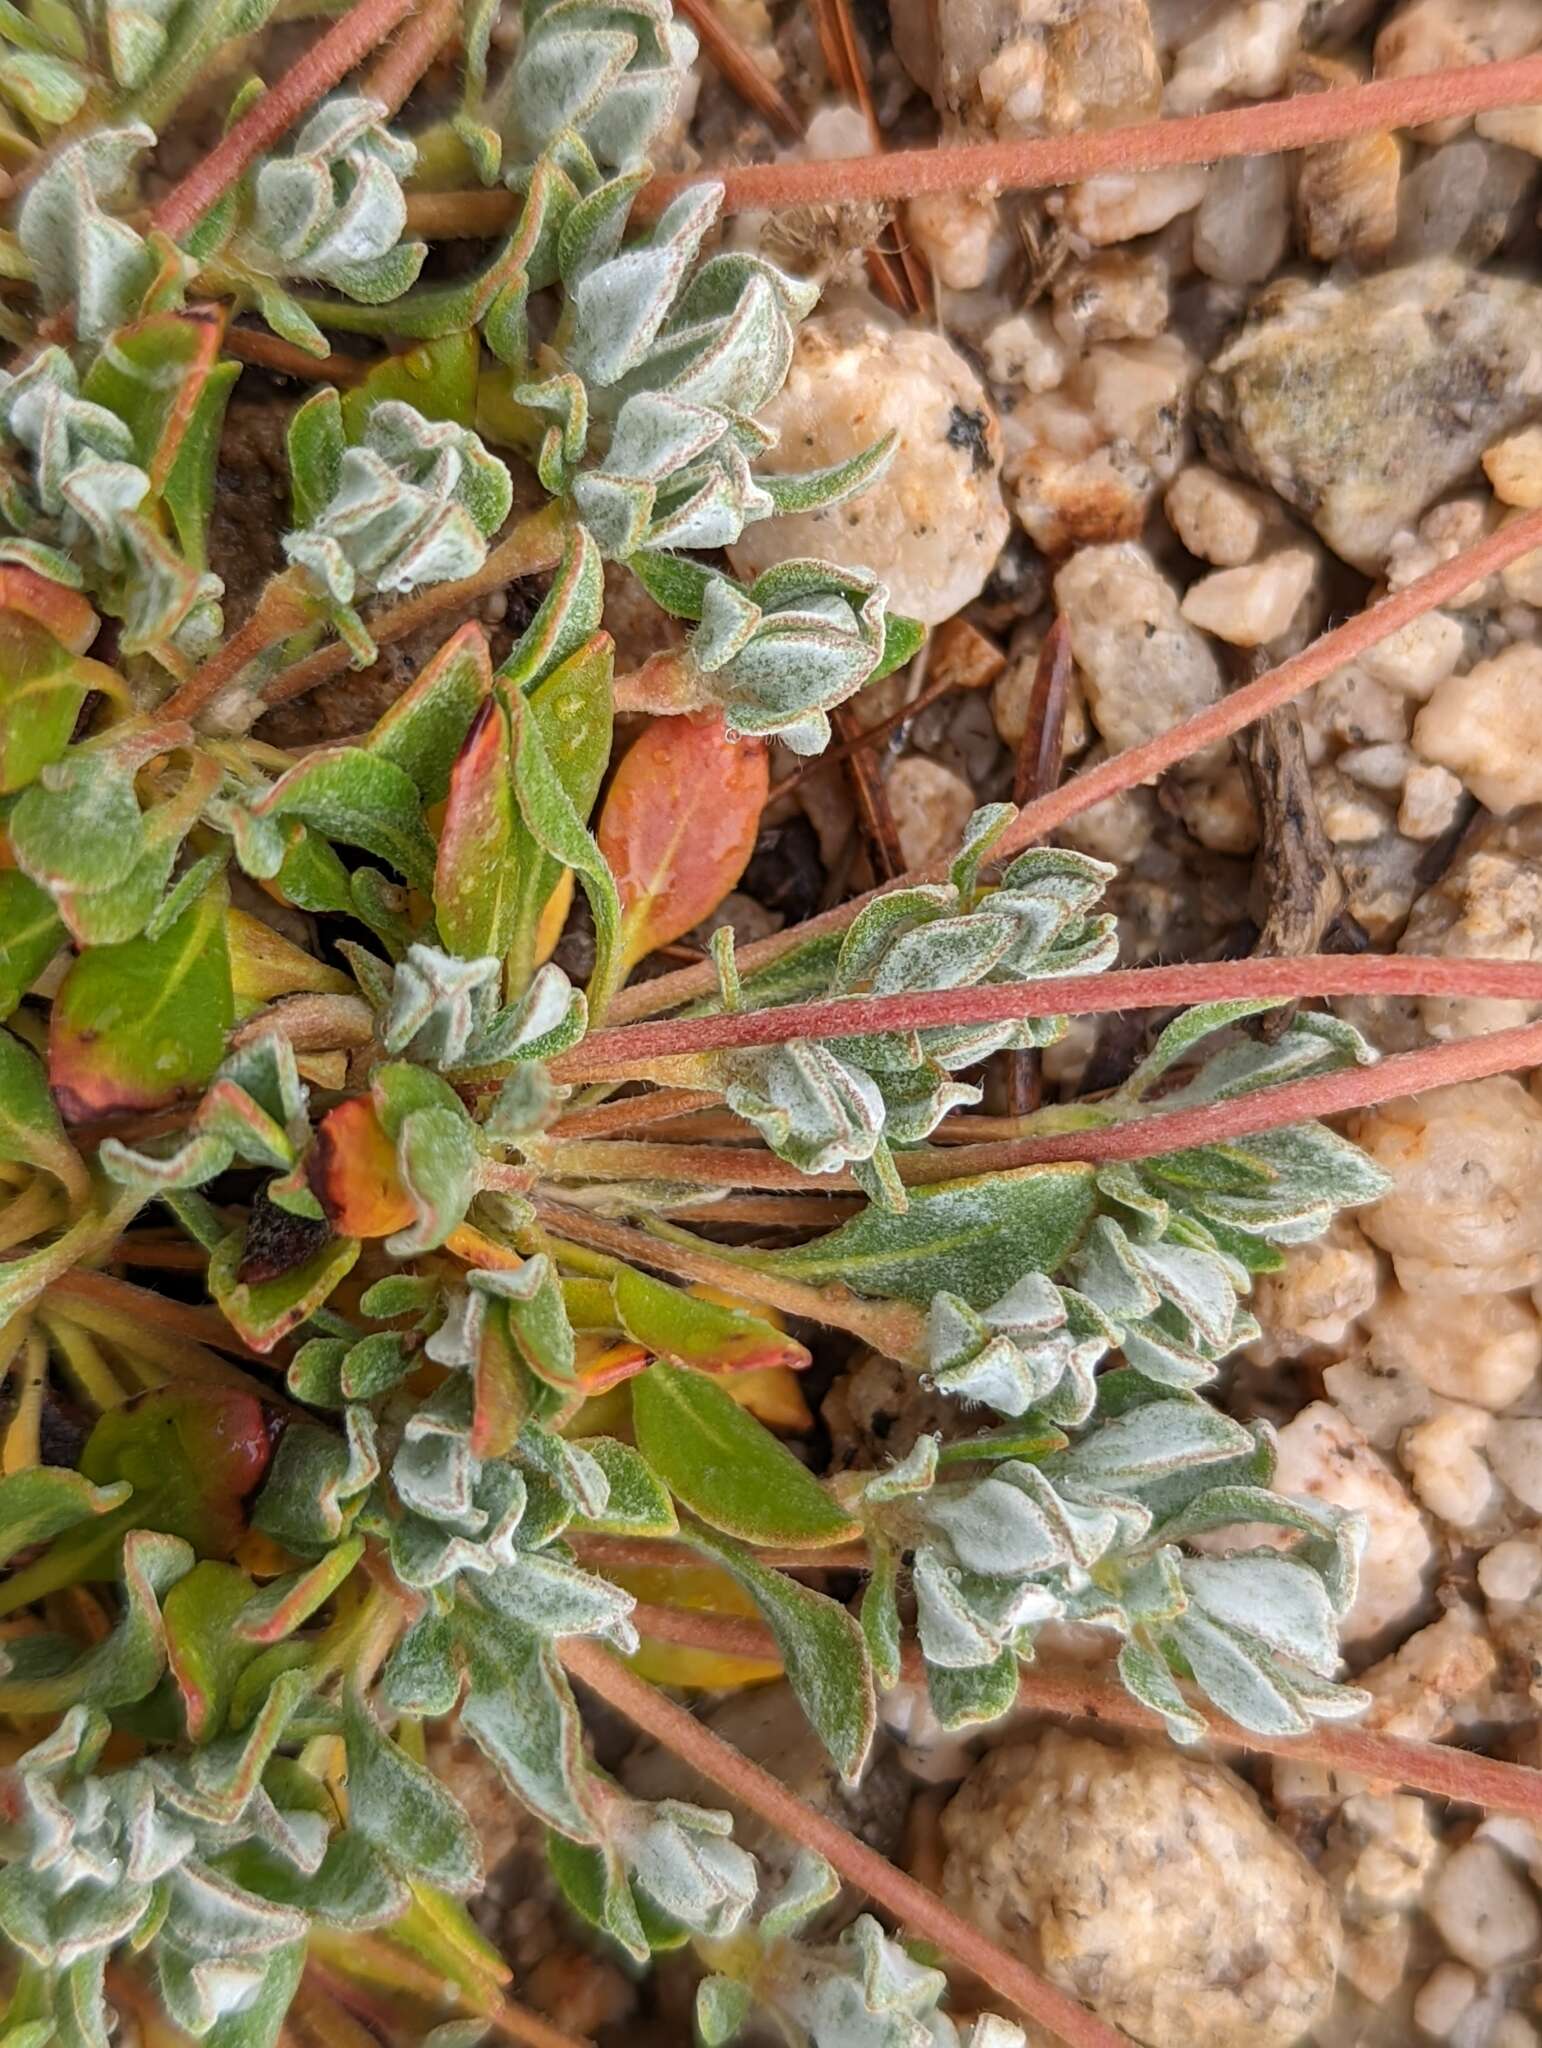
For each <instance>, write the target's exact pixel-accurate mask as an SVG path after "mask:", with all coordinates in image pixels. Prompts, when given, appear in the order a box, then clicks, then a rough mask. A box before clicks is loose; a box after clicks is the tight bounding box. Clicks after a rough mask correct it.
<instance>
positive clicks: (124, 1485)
mask: <svg viewBox="0 0 1542 2048" xmlns="http://www.w3.org/2000/svg"><path fill="white" fill-rule="evenodd" d="M132 1491H133V1488H132V1487H131V1486H130V1485H129V1483H128V1481H127V1480H123V1479H119V1480H114V1481H112V1482H111V1484H109V1485H107V1486H93V1485H92V1483H91V1481H90V1480H89V1479H87V1478H86V1477H85V1476H84V1475H83V1474H82V1473H79V1472H71V1471H70V1470H69V1469H68V1467H67V1466H63V1465H35V1466H33V1467H32V1468H31V1469H30V1470H29V1471H25V1472H12V1473H10V1474H8V1475H7V1477H5V1478H4V1479H0V1565H3V1564H8V1563H9V1562H10V1560H11V1559H12V1558H13V1557H15V1556H16V1555H17V1553H18V1552H19V1551H23V1550H30V1549H32V1548H33V1546H34V1545H35V1544H39V1543H48V1542H51V1541H52V1539H53V1538H54V1537H55V1536H62V1535H63V1534H64V1532H65V1531H66V1530H67V1529H73V1528H74V1527H75V1526H76V1524H77V1523H80V1522H86V1523H89V1522H91V1521H93V1520H94V1519H96V1518H97V1517H99V1516H102V1515H106V1514H109V1513H110V1512H111V1511H112V1509H114V1508H117V1507H121V1506H122V1505H123V1503H124V1502H125V1501H126V1500H127V1499H128V1497H129V1495H130V1493H132ZM671 1520H673V1513H672V1512H671Z"/></svg>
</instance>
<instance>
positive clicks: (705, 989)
mask: <svg viewBox="0 0 1542 2048" xmlns="http://www.w3.org/2000/svg"><path fill="white" fill-rule="evenodd" d="M1457 75H1458V76H1465V75H1466V74H1465V73H1460V74H1457ZM1322 97H1326V95H1322ZM886 161H887V159H886ZM1538 547H1542V511H1536V512H1527V513H1524V514H1523V515H1522V516H1521V517H1520V518H1519V519H1515V520H1512V521H1510V523H1509V524H1508V525H1505V526H1502V527H1500V528H1499V529H1498V531H1497V532H1494V533H1491V534H1488V535H1487V536H1486V537H1485V538H1484V539H1483V540H1480V541H1477V542H1475V543H1474V544H1473V546H1472V547H1470V548H1464V549H1463V550H1462V552H1461V553H1460V554H1457V555H1453V556H1452V557H1451V559H1450V560H1449V561H1448V562H1442V563H1440V564H1439V565H1438V567H1436V568H1434V569H1431V570H1430V571H1429V573H1428V574H1427V575H1424V576H1421V577H1420V578H1419V579H1418V580H1417V582H1414V583H1410V584H1407V585H1406V586H1405V587H1404V588H1403V589H1402V590H1398V591H1394V592H1392V593H1391V595H1389V596H1387V597H1383V598H1382V599H1380V600H1379V602H1378V603H1376V604H1373V605H1371V606H1369V607H1368V608H1367V609H1366V610H1365V611H1363V612H1357V613H1356V614H1355V615H1354V617H1353V618H1351V619H1346V620H1345V621H1344V623H1343V624H1342V625H1340V626H1334V627H1332V628H1331V629H1330V630H1329V631H1328V632H1326V633H1323V634H1321V635H1320V636H1319V637H1318V638H1317V639H1316V640H1314V641H1313V642H1312V643H1311V645H1310V646H1308V647H1305V648H1303V649H1302V651H1301V652H1300V653H1299V654H1295V655H1292V656H1291V658H1290V659H1289V660H1288V661H1283V662H1281V663H1280V665H1279V667H1278V668H1274V669H1270V670H1269V672H1268V674H1267V675H1262V676H1260V677H1259V678H1258V679H1257V681H1256V682H1252V683H1247V684H1245V685H1244V686H1243V687H1242V688H1241V689H1239V690H1233V691H1232V692H1231V694H1230V695H1229V696H1226V697H1223V698H1221V700H1220V701H1219V702H1218V703H1216V704H1211V705H1207V706H1206V708H1205V709H1204V710H1203V711H1197V712H1195V713H1194V714H1193V716H1192V717H1190V718H1185V719H1181V720H1180V721H1179V722H1178V724H1177V725H1174V726H1170V727H1169V728H1168V730H1167V731H1166V732H1164V733H1160V734H1158V736H1157V737H1156V738H1155V739H1152V740H1145V741H1143V742H1142V743H1141V744H1140V745H1139V746H1138V747H1126V748H1124V749H1123V750H1122V751H1121V752H1120V753H1117V754H1111V755H1109V757H1108V758H1107V760H1104V761H1099V762H1098V763H1097V764H1096V765H1095V766H1093V767H1091V768H1084V769H1082V770H1081V772H1080V773H1079V774H1077V775H1073V776H1072V777H1071V778H1070V779H1069V781H1066V782H1063V783H1062V784H1061V785H1060V787H1059V788H1058V789H1056V790H1052V791H1050V792H1049V793H1048V794H1047V795H1045V796H1042V797H1040V798H1038V799H1037V801H1036V802H1034V803H1031V804H1028V805H1025V806H1024V808H1023V809H1022V810H1021V811H1020V812H1019V813H1018V815H1017V817H1016V818H1015V819H1014V820H1013V822H1012V824H1011V826H1010V827H1009V828H1008V830H1007V831H1006V832H1005V833H1004V834H1003V835H1002V837H1001V839H1000V841H999V842H998V844H997V846H996V848H995V849H994V851H995V855H996V858H997V859H1005V858H1007V857H1008V856H1010V855H1011V854H1013V853H1017V852H1019V851H1020V850H1021V849H1022V848H1024V847H1026V846H1033V845H1036V844H1037V843H1038V842H1039V841H1040V840H1042V839H1045V838H1047V837H1048V835H1049V834H1050V833H1051V832H1056V831H1058V830H1059V829H1060V827H1061V826H1062V825H1065V824H1068V823H1069V822H1070V820H1071V819H1072V818H1077V817H1080V816H1081V814H1082V813H1083V812H1084V811H1087V810H1090V809H1091V808H1092V806H1093V805H1094V804H1100V803H1103V802H1105V801H1106V800H1107V799H1108V798H1109V797H1112V796H1118V795H1119V794H1120V793H1121V792H1122V791H1124V790H1127V789H1134V788H1136V787H1137V786H1138V785H1139V784H1141V783H1143V782H1154V781H1155V780H1156V778H1157V777H1158V776H1159V775H1165V774H1166V773H1167V771H1168V769H1170V768H1175V767H1177V765H1178V764H1179V762H1181V761H1186V760H1187V759H1188V758H1189V757H1190V755H1192V754H1196V753H1198V752H1200V750H1201V749H1202V748H1205V747H1208V746H1211V745H1213V744H1214V743H1215V742H1216V741H1217V740H1223V739H1229V738H1230V737H1231V736H1232V734H1233V733H1238V732H1241V731H1242V730H1243V728H1244V727H1245V726H1249V725H1251V724H1252V723H1253V721H1254V720H1255V719H1257V718H1262V717H1263V716H1264V714H1265V712H1268V711H1274V710H1277V709H1278V708H1279V707H1280V706H1281V705H1282V704H1289V703H1291V702H1292V701H1293V700H1294V699H1295V698H1297V697H1300V696H1303V695H1305V693H1306V692H1307V691H1308V690H1310V689H1312V688H1313V687H1314V686H1315V685H1316V684H1318V683H1320V682H1323V681H1324V680H1325V679H1326V678H1327V677H1328V676H1330V675H1332V674H1333V673H1334V671H1335V670H1336V669H1341V668H1345V667H1347V666H1348V664H1349V663H1350V662H1352V661H1357V660H1358V659H1359V658H1360V656H1361V655H1362V654H1364V653H1365V652H1366V650H1367V648H1371V647H1375V646H1377V645H1379V643H1380V642H1381V641H1383V640H1385V639H1387V638H1388V637H1389V636H1390V635H1392V634H1393V633H1397V632H1401V631H1402V629H1403V627H1405V626H1409V625H1412V624H1413V622H1414V621H1415V620H1416V619H1421V618H1423V617H1424V616H1425V614H1426V613H1427V612H1432V611H1435V610H1437V609H1438V608H1439V607H1440V606H1441V605H1443V604H1447V603H1449V602H1450V600H1451V599H1452V598H1454V597H1455V596H1457V594H1458V593H1459V592H1461V591H1463V590H1465V589H1466V588H1467V587H1468V585H1469V584H1471V583H1476V582H1479V581H1481V580H1482V579H1483V578H1484V577H1486V576H1492V575H1495V574H1497V572H1498V571H1499V570H1501V569H1505V568H1508V567H1509V565H1510V563H1512V562H1518V561H1519V560H1520V559H1521V557H1522V556H1523V555H1528V554H1530V553H1531V552H1532V550H1533V549H1534V548H1538ZM945 873H946V864H945V863H943V862H938V863H936V864H935V865H933V866H931V867H927V868H914V869H911V870H910V871H909V872H908V873H906V874H903V875H900V876H899V877H898V878H897V880H896V882H895V883H894V884H892V885H886V886H894V887H901V888H908V887H910V886H911V885H912V884H914V883H917V882H933V881H938V880H941V879H942V878H943V876H944V875H945ZM882 893H883V892H882V891H880V890H876V889H872V890H869V891H868V893H867V894H866V895H865V896H854V897H852V898H850V900H849V901H847V902H845V903H842V904H839V905H837V907H836V908H835V909H833V910H827V911H824V912H822V913H821V914H820V915H819V916H818V917H812V918H809V919H808V920H807V921H806V922H805V923H803V924H801V925H798V926H797V927H796V928H795V929H793V930H791V931H787V932H775V933H773V934H772V935H771V937H770V938H766V939H757V940H756V941H755V942H754V944H753V945H749V946H745V947H743V948H742V949H741V951H740V953H739V956H738V960H739V970H740V972H741V974H743V973H750V972H753V971H754V970H756V969H758V968H762V967H766V966H768V965H769V964H770V963H771V962H772V961H773V960H778V959H780V958H781V957H782V955H783V954H784V953H786V952H788V951H789V949H790V948H791V947H793V946H795V945H802V944H803V943H805V942H806V941H807V940H809V939H812V938H819V937H822V936H824V935H826V934H829V933H833V932H841V931H845V929H846V928H847V926H848V925H850V924H851V923H852V921H853V920H854V919H855V918H856V917H857V916H858V915H859V914H860V912H861V911H862V909H863V907H864V905H866V904H868V903H871V902H872V901H873V900H874V898H875V897H877V896H878V895H880V894H882ZM714 986H715V975H714V970H713V968H712V967H711V966H710V965H704V966H701V967H682V968H677V969H676V970H675V971H674V972H673V973H671V974H661V975H659V976H658V977H657V978H656V979H655V980H653V981H647V982H641V983H639V984H638V985H637V986H636V987H635V988H630V989H623V990H622V991H621V993H620V995H619V996H617V998H616V999H615V1001H614V1002H613V1003H612V1004H611V1006H610V1013H609V1014H610V1020H611V1022H612V1024H620V1023H623V1022H626V1021H629V1020H630V1019H632V1018H636V1017H652V1016H656V1015H657V1014H658V1012H659V1011H660V1010H672V1009H674V1008H675V1006H676V1005H677V1004H679V1003H684V1002H689V1001H691V1000H692V999H693V998H694V997H696V996H699V995H704V994H708V993H710V992H711V991H712V989H713V988H714Z"/></svg>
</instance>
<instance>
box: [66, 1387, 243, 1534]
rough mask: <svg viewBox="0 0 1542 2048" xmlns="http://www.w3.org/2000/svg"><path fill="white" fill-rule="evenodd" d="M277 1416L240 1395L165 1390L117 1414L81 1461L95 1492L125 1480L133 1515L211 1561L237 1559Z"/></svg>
mask: <svg viewBox="0 0 1542 2048" xmlns="http://www.w3.org/2000/svg"><path fill="white" fill-rule="evenodd" d="M269 1423H270V1418H269V1415H268V1413H267V1412H266V1411H265V1410H264V1408H263V1406H262V1403H261V1402H260V1401H258V1400H256V1399H255V1398H254V1396H252V1395H251V1394H245V1393H242V1392H240V1391H239V1390H238V1389H236V1388H232V1387H201V1386H200V1387H193V1386H185V1385H184V1386H169V1387H160V1388H158V1389H157V1390H156V1391H155V1392H154V1393H151V1394H141V1395H138V1396H136V1397H135V1398H134V1399H133V1400H131V1401H126V1402H125V1403H124V1404H123V1406H122V1407H121V1408H112V1409H109V1410H108V1412H107V1413H106V1414H105V1415H104V1416H103V1417H102V1418H101V1420H100V1421H99V1422H98V1423H97V1425H96V1427H95V1428H94V1429H93V1430H92V1432H91V1434H90V1436H89V1437H88V1438H87V1439H86V1446H85V1449H84V1450H83V1451H82V1452H81V1455H80V1461H79V1462H80V1470H81V1472H82V1473H84V1475H85V1476H86V1478H87V1479H89V1480H90V1481H91V1482H92V1483H93V1485H96V1486H106V1485H110V1484H112V1483H113V1482H114V1481H116V1480H120V1479H126V1480H127V1481H128V1482H129V1484H130V1485H131V1486H132V1487H133V1489H134V1490H133V1493H132V1494H131V1495H130V1497H129V1502H128V1517H129V1520H130V1521H131V1522H132V1523H133V1525H134V1526H135V1527H137V1528H142V1529H159V1530H162V1531H164V1532H165V1533H166V1534H167V1535H170V1536H180V1537H182V1538H183V1539H184V1540H185V1541H186V1542H188V1543H191V1544H192V1546H193V1548H194V1549H195V1550H196V1551H197V1552H198V1553H199V1555H200V1556H202V1557H229V1555H230V1553H231V1552H232V1550H234V1548H235V1546H236V1544H237V1543H238V1542H239V1541H240V1540H241V1536H242V1534H243V1532H244V1530H245V1528H246V1516H245V1512H244V1503H245V1502H246V1501H247V1499H248V1498H249V1497H250V1496H251V1495H252V1494H253V1493H254V1492H255V1491H256V1489H257V1486H258V1485H259V1483H260V1482H261V1480H262V1477H263V1474H264V1473H265V1472H266V1471H267V1469H268V1460H269V1458H270V1456H271V1455H272V1449H273V1437H272V1434H271V1431H270V1427H269Z"/></svg>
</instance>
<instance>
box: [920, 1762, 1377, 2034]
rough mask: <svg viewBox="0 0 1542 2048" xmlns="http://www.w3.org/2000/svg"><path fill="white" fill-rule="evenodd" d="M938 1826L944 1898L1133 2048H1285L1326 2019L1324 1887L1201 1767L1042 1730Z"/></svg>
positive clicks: (1235, 1790)
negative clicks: (1137, 2046) (1139, 2046)
mask: <svg viewBox="0 0 1542 2048" xmlns="http://www.w3.org/2000/svg"><path fill="white" fill-rule="evenodd" d="M941 1826H942V1834H943V1839H944V1841H945V1843H946V1845H947V1861H946V1863H945V1864H944V1867H943V1880H942V1889H943V1896H944V1897H945V1898H946V1899H947V1901H948V1903H949V1905H951V1906H953V1907H954V1908H955V1909H956V1910H957V1911H958V1912H960V1913H962V1914H963V1915H964V1917H965V1918H966V1919H968V1920H971V1921H973V1923H974V1924H975V1926H977V1927H979V1928H981V1929H982V1930H983V1931H984V1932H986V1933H988V1934H990V1935H992V1936H994V1937H995V1939H996V1940H998V1941H1000V1942H1003V1943H1004V1944H1005V1945H1006V1946H1007V1947H1009V1948H1012V1949H1015V1950H1017V1951H1018V1952H1019V1953H1021V1954H1024V1955H1026V1956H1027V1957H1029V1958H1030V1959H1031V1960H1032V1961H1033V1962H1035V1963H1037V1964H1038V1965H1039V1967H1041V1968H1042V1969H1043V1970H1044V1971H1045V1972H1046V1973H1047V1974H1048V1975H1049V1976H1050V1977H1051V1978H1052V1979H1053V1980H1054V1981H1055V1982H1056V1983H1057V1984H1060V1985H1062V1986H1063V1987H1064V1988H1065V1989H1066V1990H1068V1991H1070V1992H1071V1993H1073V1994H1074V1996H1076V1997H1077V1998H1080V1999H1082V2000H1084V2001H1085V2002H1086V2003H1087V2004H1089V2005H1091V2006H1092V2008H1093V2009H1094V2011H1095V2012H1097V2013H1098V2014H1099V2016H1100V2017H1101V2018H1103V2019H1105V2020H1107V2021H1109V2022H1110V2023H1111V2024H1113V2025H1114V2026H1117V2027H1121V2028H1123V2029H1124V2030H1125V2031H1126V2032H1127V2033H1128V2034H1130V2035H1131V2036H1133V2038H1134V2039H1135V2040H1137V2041H1140V2042H1142V2043H1144V2044H1146V2048H1290V2044H1291V2043H1294V2042H1297V2041H1300V2040H1301V2039H1302V2038H1303V2037H1304V2036H1305V2035H1306V2034H1307V2033H1308V2032H1309V2030H1310V2029H1311V2028H1312V2027H1314V2026H1315V2025H1317V2024H1318V2023H1319V2022H1320V2021H1322V2020H1323V2019H1325V2018H1326V2016H1327V2012H1328V2006H1329V2003H1330V2001H1331V1998H1332V1995H1333V1979H1334V1970H1335V1966H1336V1963H1337V1958H1338V1951H1339V1921H1338V1912H1337V1909H1336V1907H1335V1906H1334V1903H1333V1899H1332V1897H1331V1895H1330V1893H1329V1891H1328V1887H1327V1886H1326V1885H1325V1884H1324V1882H1323V1880H1322V1879H1321V1878H1320V1877H1319V1876H1318V1875H1317V1873H1316V1871H1314V1870H1313V1869H1312V1868H1311V1866H1310V1865H1309V1864H1308V1863H1307V1862H1306V1860H1305V1858H1304V1857H1302V1856H1301V1855H1300V1854H1299V1852H1298V1851H1297V1850H1296V1849H1295V1848H1294V1847H1292V1845H1291V1844H1290V1843H1289V1842H1287V1841H1286V1840H1285V1838H1284V1836H1283V1835H1281V1834H1280V1833H1278V1831H1277V1830H1276V1829H1275V1828H1274V1827H1273V1826H1272V1825H1271V1824H1270V1822H1269V1821H1268V1820H1267V1819H1266V1818H1265V1817H1264V1814H1263V1812H1262V1811H1261V1809H1260V1807H1259V1805H1258V1802H1257V1800H1256V1799H1255V1798H1254V1796H1253V1794H1252V1793H1251V1792H1250V1791H1249V1790H1248V1788H1247V1787H1246V1786H1245V1785H1244V1784H1243V1783H1242V1782H1241V1780H1240V1779H1238V1778H1236V1777H1234V1776H1233V1775H1232V1773H1231V1772H1230V1771H1228V1770H1224V1769H1223V1768H1222V1767H1221V1766H1220V1765H1219V1764H1213V1763H1210V1762H1207V1761H1206V1760H1205V1759H1204V1758H1202V1757H1197V1756H1187V1755H1184V1754H1183V1753H1182V1752H1180V1751H1177V1750H1174V1749H1172V1748H1171V1747H1169V1746H1168V1745H1166V1744H1157V1743H1152V1744H1147V1743H1139V1744H1137V1743H1129V1744H1124V1745H1120V1746H1118V1747H1116V1746H1114V1745H1113V1744H1112V1743H1107V1742H1101V1741H1095V1740H1093V1739H1092V1738H1091V1737H1089V1736H1084V1735H1070V1734H1066V1733H1064V1732H1062V1731H1061V1730H1059V1729H1054V1730H1051V1731H1050V1732H1049V1733H1048V1734H1046V1735H1042V1736H1040V1737H1039V1738H1038V1739H1037V1740H1035V1741H1033V1742H1030V1743H1024V1744H1012V1745H1011V1746H1009V1747H1006V1748H1002V1749H997V1750H993V1751H992V1752H991V1753H990V1754H989V1755H988V1756H986V1757H985V1758H984V1759H983V1761H982V1762H981V1763H979V1764H978V1765H977V1766H976V1767H975V1769H974V1770H973V1771H972V1772H971V1773H970V1775H969V1777H968V1779H967V1780H966V1781H965V1783H964V1785H963V1787H962V1789H961V1790H960V1791H959V1792H958V1794H957V1795H956V1797H955V1798H954V1799H953V1800H952V1802H951V1803H950V1805H949V1806H948V1808H947V1809H946V1811H945V1812H944V1814H943V1816H942V1822H941Z"/></svg>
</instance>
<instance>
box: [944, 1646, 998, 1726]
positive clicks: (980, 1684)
mask: <svg viewBox="0 0 1542 2048" xmlns="http://www.w3.org/2000/svg"><path fill="white" fill-rule="evenodd" d="M926 1692H927V1697H928V1698H929V1699H930V1701H931V1703H932V1712H933V1713H934V1714H935V1715H936V1716H937V1719H938V1720H939V1721H940V1722H941V1723H942V1725H943V1727H944V1728H949V1729H952V1728H974V1727H980V1726H983V1725H984V1724H985V1723H986V1722H988V1721H999V1720H1000V1719H1001V1717H1002V1715H1003V1714H1007V1713H1010V1712H1011V1710H1012V1708H1013V1707H1014V1706H1015V1705H1016V1704H1017V1656H1016V1653H1015V1651H1012V1650H1003V1651H1002V1652H1001V1655H1000V1656H999V1657H998V1658H997V1659H996V1660H995V1662H994V1663H993V1664H982V1665H979V1666H977V1667H976V1668H974V1669H972V1670H961V1671H950V1670H944V1669H943V1667H942V1666H941V1665H940V1664H928V1665H927V1667H926Z"/></svg>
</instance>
